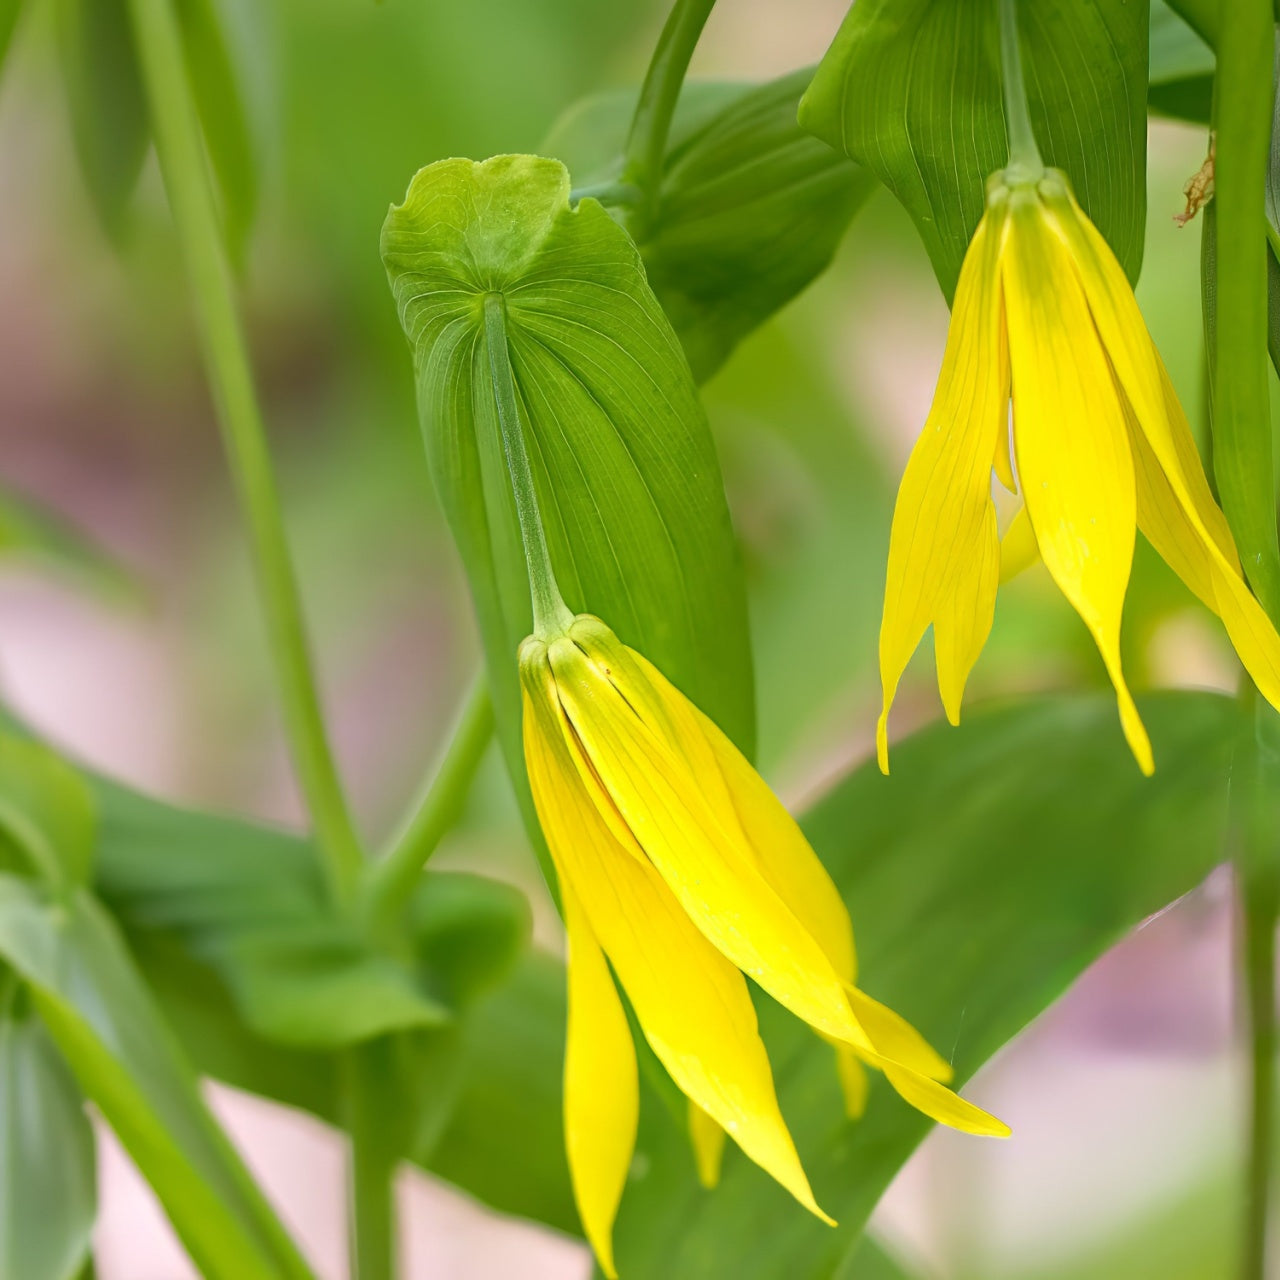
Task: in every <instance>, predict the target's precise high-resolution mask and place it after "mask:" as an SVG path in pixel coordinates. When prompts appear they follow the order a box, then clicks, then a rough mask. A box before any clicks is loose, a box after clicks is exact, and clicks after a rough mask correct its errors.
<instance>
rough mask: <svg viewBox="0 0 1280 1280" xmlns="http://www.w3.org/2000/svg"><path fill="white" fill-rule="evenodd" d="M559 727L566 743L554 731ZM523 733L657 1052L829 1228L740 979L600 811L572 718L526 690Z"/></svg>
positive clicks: (554, 834)
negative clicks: (789, 1125) (782, 1107)
mask: <svg viewBox="0 0 1280 1280" xmlns="http://www.w3.org/2000/svg"><path fill="white" fill-rule="evenodd" d="M614 696H615V697H616V696H617V695H616V694H615V695H614ZM554 718H558V719H559V730H560V731H559V734H558V735H557V734H555V733H553V732H551V731H550V730H551V729H553V728H554V727H555V725H554V723H553V720H554ZM531 722H532V723H533V724H534V728H533V729H532V731H531V729H530V724H531ZM525 726H526V727H525V760H526V764H527V766H528V770H529V782H530V786H531V788H532V791H533V796H534V803H535V805H536V807H537V810H538V817H539V820H540V821H541V823H542V828H543V831H544V832H545V834H546V837H547V844H548V846H549V847H550V849H551V854H552V857H553V859H554V860H555V863H556V868H557V872H558V874H559V876H560V879H561V883H562V885H570V886H572V892H573V894H574V895H575V896H576V898H577V900H578V901H579V902H580V903H581V906H582V909H583V912H584V914H585V916H586V918H587V920H588V922H589V923H590V926H591V931H592V933H593V934H594V936H595V937H596V938H597V939H598V941H599V943H600V946H601V947H602V948H603V949H604V952H605V954H606V955H607V956H608V957H609V960H610V963H611V964H612V965H613V968H614V971H615V972H616V974H617V975H618V980H619V981H620V982H621V983H622V986H623V988H624V990H625V991H626V993H627V996H628V998H629V999H630V1001H631V1004H632V1007H633V1008H634V1009H635V1013H636V1017H637V1018H638V1019H639V1022H640V1025H641V1027H642V1028H643V1030H644V1034H645V1038H646V1039H647V1040H648V1041H649V1043H650V1045H652V1047H653V1051H654V1053H655V1054H656V1055H657V1056H658V1058H659V1060H660V1061H661V1062H662V1064H663V1066H665V1067H666V1069H667V1071H668V1073H669V1074H670V1075H671V1078H672V1079H673V1080H674V1081H675V1083H676V1084H677V1086H678V1087H679V1088H680V1089H681V1091H682V1092H683V1093H684V1094H685V1095H686V1097H688V1098H689V1099H691V1100H692V1101H693V1102H696V1103H697V1104H698V1106H700V1107H701V1108H702V1109H703V1110H704V1111H705V1112H707V1114H708V1116H710V1117H711V1118H712V1119H713V1120H714V1121H715V1122H716V1123H717V1124H719V1125H720V1126H721V1127H722V1128H723V1129H725V1130H726V1131H727V1132H728V1133H729V1134H730V1135H731V1136H732V1137H733V1139H734V1141H735V1142H737V1143H738V1145H739V1146H740V1147H741V1148H742V1149H743V1151H744V1152H746V1154H747V1155H748V1156H749V1157H750V1158H751V1159H752V1160H754V1161H755V1162H756V1163H757V1164H759V1165H761V1166H762V1167H763V1168H764V1169H765V1170H766V1171H767V1172H768V1173H770V1174H771V1175H772V1176H773V1177H774V1178H776V1179H777V1180H778V1182H780V1183H781V1184H782V1185H783V1186H784V1187H786V1188H787V1190H788V1191H790V1192H791V1194H792V1195H794V1196H795V1197H796V1199H797V1200H799V1201H800V1203H801V1204H803V1205H804V1206H805V1207H806V1208H808V1209H809V1210H811V1211H812V1212H813V1213H815V1214H817V1216H819V1217H820V1218H822V1219H823V1220H824V1221H827V1222H829V1221H830V1219H829V1218H827V1216H826V1215H825V1214H824V1213H823V1212H822V1210H821V1209H820V1208H819V1207H818V1205H817V1203H816V1202H815V1201H814V1199H813V1193H812V1191H811V1190H810V1188H809V1183H808V1179H807V1178H806V1177H805V1174H804V1170H803V1168H802V1167H801V1165H800V1159H799V1156H798V1155H797V1154H796V1149H795V1144H794V1143H793V1142H792V1140H791V1135H790V1133H789V1132H788V1131H787V1126H786V1122H785V1121H784V1120H783V1118H782V1113H781V1112H780V1111H779V1109H778V1102H777V1097H776V1095H775V1093H774V1088H773V1076H772V1073H771V1071H770V1069H769V1060H768V1057H767V1055H766V1053H765V1048H764V1042H763V1041H762V1040H761V1039H760V1035H759V1031H758V1028H757V1024H756V1013H755V1007H754V1005H753V1004H752V1003H751V996H750V994H749V993H748V991H747V985H746V983H745V981H744V980H743V978H742V975H741V974H740V973H739V972H738V971H737V969H735V968H734V966H733V965H732V964H730V963H729V961H727V960H726V959H725V958H724V957H723V956H722V955H721V954H720V953H719V952H718V951H717V950H716V949H715V948H714V947H713V946H712V945H711V944H710V943H709V942H708V941H707V940H706V939H705V938H704V937H703V936H702V934H701V933H700V932H699V931H698V930H697V928H695V927H694V925H693V923H692V922H691V921H690V920H689V918H688V916H687V915H686V914H685V913H684V911H683V910H682V909H681V905H680V903H679V902H677V901H676V898H675V896H674V895H673V894H672V893H671V891H670V890H669V889H668V888H667V886H666V884H665V883H664V882H663V880H662V878H661V877H660V876H659V875H658V873H657V871H656V870H654V868H653V867H652V866H651V865H650V864H649V863H648V861H647V860H645V859H643V858H641V857H637V856H635V853H634V851H632V850H629V849H627V848H625V847H623V846H622V845H621V844H620V843H619V842H618V841H617V840H616V839H615V838H614V836H613V832H612V830H611V829H610V827H609V825H608V824H607V823H606V822H605V821H604V819H603V818H602V817H601V816H600V812H599V807H600V805H601V804H602V803H607V802H608V801H607V797H604V796H603V795H601V794H599V791H600V784H599V781H598V780H597V779H596V778H595V776H594V773H593V772H592V771H591V768H590V765H589V764H588V763H587V762H586V761H585V759H583V758H581V747H580V745H579V743H578V741H577V738H576V736H575V735H574V733H573V731H572V729H571V728H570V726H569V724H568V722H567V721H565V720H564V718H563V713H562V712H561V711H560V708H559V707H558V706H554V707H549V706H546V705H545V704H542V705H539V700H538V699H535V698H534V697H533V696H532V695H531V694H530V693H529V692H528V688H527V687H526V693H525ZM591 789H593V790H591Z"/></svg>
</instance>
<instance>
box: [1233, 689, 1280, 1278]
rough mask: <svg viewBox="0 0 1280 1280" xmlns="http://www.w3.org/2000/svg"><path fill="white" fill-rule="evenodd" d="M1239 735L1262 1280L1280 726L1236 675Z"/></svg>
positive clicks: (1245, 1258)
mask: <svg viewBox="0 0 1280 1280" xmlns="http://www.w3.org/2000/svg"><path fill="white" fill-rule="evenodd" d="M1239 705H1240V710H1241V733H1240V741H1239V743H1238V745H1237V748H1236V752H1235V758H1234V760H1233V762H1232V770H1231V831H1232V841H1233V846H1234V847H1233V857H1234V861H1235V867H1236V876H1237V878H1238V882H1239V891H1240V903H1241V911H1240V964H1241V967H1242V969H1243V971H1244V977H1245V983H1244V986H1245V999H1244V1010H1243V1012H1244V1017H1245V1025H1246V1029H1247V1033H1248V1038H1249V1079H1250V1090H1249V1128H1248V1147H1247V1157H1246V1165H1245V1203H1244V1222H1243V1240H1242V1247H1241V1252H1240V1275H1241V1277H1242V1280H1265V1277H1266V1276H1267V1275H1268V1274H1269V1272H1268V1234H1269V1231H1268V1228H1269V1222H1270V1217H1271V1213H1270V1209H1271V1189H1272V1168H1273V1164H1274V1159H1273V1156H1274V1150H1273V1142H1274V1139H1273V1135H1274V1132H1275V1074H1274V1073H1275V1055H1276V1022H1275V1002H1276V977H1275V975H1276V919H1277V915H1278V914H1280V867H1278V866H1277V863H1276V849H1275V841H1274V838H1273V836H1272V835H1271V829H1272V824H1271V823H1270V822H1268V821H1267V820H1266V813H1267V810H1266V808H1265V805H1267V804H1268V803H1271V800H1270V798H1271V797H1272V796H1274V794H1275V790H1276V784H1277V780H1280V769H1278V768H1277V761H1278V759H1280V752H1278V751H1277V746H1276V742H1275V739H1276V737H1277V735H1280V719H1278V718H1277V717H1276V714H1275V712H1274V711H1273V710H1272V709H1271V708H1270V707H1269V706H1268V705H1267V703H1266V702H1265V701H1264V700H1263V699H1261V698H1260V697H1259V696H1258V695H1257V691H1256V690H1255V688H1254V685H1253V682H1252V681H1251V680H1250V679H1249V678H1248V676H1244V677H1242V679H1241V684H1240V697H1239Z"/></svg>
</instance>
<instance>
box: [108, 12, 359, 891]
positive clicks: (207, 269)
mask: <svg viewBox="0 0 1280 1280" xmlns="http://www.w3.org/2000/svg"><path fill="white" fill-rule="evenodd" d="M129 5H130V9H131V12H132V17H133V27H134V34H135V37H136V40H137V45H138V51H139V55H140V59H141V64H142V73H143V79H144V81H145V82H146V88H147V96H148V100H149V102H150V106H151V120H152V124H153V127H154V129H155V139H156V151H157V153H158V155H159V159H160V171H161V174H162V175H163V178H164V184H165V190H166V191H167V193H168V196H169V204H170V206H171V208H172V211H173V220H174V224H175V226H176V228H177V233H178V239H179V242H180V244H181V246H182V252H183V256H184V258H185V260H186V267H187V273H188V275H189V277H190V283H191V288H192V293H193V297H194V302H195V309H196V316H197V319H198V322H199V330H200V340H201V347H202V350H203V355H204V363H205V370H206V373H207V375H208V378H209V384H210V387H211V390H212V393H213V400H214V406H215V409H216V411H217V416H218V421H219V424H220V426H221V429H222V435H223V442H224V445H225V447H226V451H227V457H228V460H229V463H230V466H231V471H232V474H233V477H234V480H235V486H236V489H237V492H238V494H239V499H240V504H241V508H242V510H243V512H244V515H245V519H246V523H247V525H248V533H249V542H250V546H251V549H252V554H253V559H254V564H255V569H256V572H257V579H258V589H259V594H260V596H261V600H262V607H263V611H264V613H265V615H266V623H267V632H268V638H269V643H270V646H271V653H272V658H273V660H274V664H275V670H276V679H277V682H278V684H279V688H280V698H281V702H282V704H283V711H284V723H285V729H286V732H287V734H288V738H289V745H290V747H291V749H292V753H293V760H294V765H295V767H296V769H297V772H298V779H299V782H300V785H301V788H302V792H303V795H304V797H305V800H306V803H307V807H308V810H309V811H310V814H311V820H312V823H313V824H314V827H315V834H316V839H317V842H318V844H319V846H320V850H321V854H322V857H323V858H324V861H325V869H326V872H327V874H328V878H329V881H330V887H331V889H332V891H333V893H334V896H335V897H336V898H337V899H339V900H345V899H347V898H349V897H350V895H351V893H352V892H353V891H354V888H355V884H356V879H357V876H358V875H359V872H360V867H361V864H362V861H363V859H362V856H361V852H360V846H359V841H358V839H357V836H356V833H355V828H354V826H353V825H352V822H351V818H350V815H349V813H348V811H347V806H346V802H345V800H344V799H343V795H342V788H341V785H340V783H339V781H338V773H337V769H336V768H335V766H334V762H333V757H332V755H331V753H330V750H329V743H328V740H327V738H326V735H325V727H324V720H323V717H322V714H321V710H320V698H319V694H318V692H317V688H316V679H315V674H314V672H313V670H312V664H311V658H310V653H309V650H308V646H307V640H306V634H305V629H304V626H303V620H302V607H301V602H300V600H299V597H298V587H297V582H296V580H295V577H294V572H293V565H292V562H291V560H290V557H289V548H288V544H287V541H286V538H285V532H284V523H283V520H282V517H281V514H280V505H279V501H278V498H277V495H276V489H275V481H274V478H273V476H272V471H271V459H270V454H269V451H268V448H267V440H266V431H265V429H264V426H263V422H262V415H261V412H260V410H259V407H258V402H257V397H256V394H255V391H254V386H253V374H252V371H251V368H250V363H249V355H248V350H247V346H246V343H245V339H244V334H243V332H242V330H241V326H240V320H239V316H238V315H237V312H236V305H235V301H234V297H233V292H232V277H231V270H230V267H229V265H228V262H227V257H226V250H225V247H224V243H223V237H222V232H221V228H220V227H219V223H218V215H217V212H216V208H215V205H214V199H213V190H212V187H211V185H210V181H209V172H208V168H207V163H206V159H205V153H204V143H203V138H202V135H201V132H200V126H199V122H198V119H197V116H196V111H195V105H194V103H193V101H192V97H191V90H190V85H189V84H188V81H187V77H186V63H185V60H184V58H183V51H182V43H181V37H180V35H179V31H178V25H177V21H176V19H175V16H174V12H173V8H172V5H171V3H170V0H129Z"/></svg>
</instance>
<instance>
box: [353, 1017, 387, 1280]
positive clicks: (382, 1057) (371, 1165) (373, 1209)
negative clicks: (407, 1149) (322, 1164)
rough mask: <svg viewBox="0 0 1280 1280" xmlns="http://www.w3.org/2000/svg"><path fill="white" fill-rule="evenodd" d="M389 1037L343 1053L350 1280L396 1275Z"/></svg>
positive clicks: (377, 1279) (378, 1279) (385, 1277)
mask: <svg viewBox="0 0 1280 1280" xmlns="http://www.w3.org/2000/svg"><path fill="white" fill-rule="evenodd" d="M391 1054H392V1044H391V1040H390V1037H385V1036H384V1037H383V1038H382V1039H379V1040H371V1041H369V1042H368V1043H367V1044H361V1045H356V1046H355V1047H354V1048H352V1049H350V1050H348V1051H347V1054H346V1057H345V1059H344V1068H345V1069H344V1072H343V1076H344V1079H343V1085H344V1088H343V1096H344V1098H345V1101H346V1107H347V1115H346V1121H347V1125H346V1127H347V1132H348V1133H349V1134H350V1135H351V1165H350V1169H349V1176H348V1179H347V1185H348V1194H349V1226H350V1247H349V1252H350V1256H351V1280H392V1278H393V1277H394V1275H395V1272H396V1260H395V1251H396V1225H395V1224H396V1215H395V1171H396V1165H397V1164H398V1163H399V1159H400V1153H399V1144H398V1140H397V1137H396V1135H397V1133H398V1132H399V1130H398V1128H397V1127H396V1120H395V1117H394V1115H392V1114H391V1113H390V1112H389V1111H388V1110H387V1108H391V1110H392V1111H394V1108H395V1095H396V1088H395V1081H394V1078H393V1074H392V1072H391V1071H390V1062H391Z"/></svg>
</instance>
